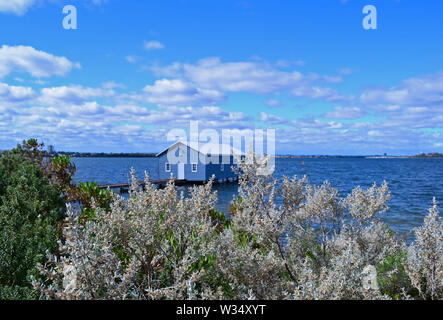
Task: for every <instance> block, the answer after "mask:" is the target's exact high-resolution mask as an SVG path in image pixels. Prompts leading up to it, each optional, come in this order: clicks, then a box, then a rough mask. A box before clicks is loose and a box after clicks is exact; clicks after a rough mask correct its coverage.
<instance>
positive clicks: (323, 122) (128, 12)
mask: <svg viewBox="0 0 443 320" xmlns="http://www.w3.org/2000/svg"><path fill="white" fill-rule="evenodd" d="M368 4H370V5H374V6H375V7H376V8H377V29H376V30H365V29H364V28H363V27H362V20H363V18H364V16H365V15H364V14H363V13H362V9H363V7H364V6H365V5H368ZM65 5H74V6H75V7H76V8H77V18H78V29H77V30H65V29H64V28H63V26H62V20H63V18H64V16H65V15H64V14H63V12H62V9H63V7H64V6H65ZM442 14H443V3H441V2H440V1H426V3H425V4H424V2H423V1H418V0H397V1H395V0H383V1H370V0H364V1H359V0H328V1H326V0H313V1H294V0H287V1H279V0H275V1H258V0H257V1H241V0H237V1H229V0H225V1H220V0H217V1H216V0H182V1H172V0H170V1H168V0H163V1H140V0H126V1H123V0H107V1H106V0H77V1H75V0H70V1H61V0H60V1H58V0H46V1H45V0H40V1H39V0H0V149H7V148H11V147H13V146H15V144H16V143H17V142H20V141H21V140H23V139H26V138H29V137H37V138H39V139H41V140H43V141H45V143H46V144H54V145H55V147H56V149H58V150H70V151H106V152H151V151H158V150H160V149H161V148H163V147H165V146H167V145H169V144H170V142H168V141H166V134H167V132H168V131H169V130H170V129H172V128H187V127H188V126H189V121H190V120H199V121H200V127H201V128H213V129H217V130H222V129H230V130H233V132H240V133H241V132H242V130H248V129H255V128H264V129H266V128H273V129H276V149H277V153H292V154H381V153H385V152H386V153H388V154H415V153H418V152H433V151H436V152H443V128H442V127H443V126H442V123H443V111H442V110H443V109H442V108H443V19H441V15H442ZM244 132H246V131H244Z"/></svg>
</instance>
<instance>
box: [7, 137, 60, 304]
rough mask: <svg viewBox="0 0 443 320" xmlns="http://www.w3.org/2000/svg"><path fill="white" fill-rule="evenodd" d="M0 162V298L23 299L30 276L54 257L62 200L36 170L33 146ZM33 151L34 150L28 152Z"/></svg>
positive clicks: (37, 161)
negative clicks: (50, 254)
mask: <svg viewBox="0 0 443 320" xmlns="http://www.w3.org/2000/svg"><path fill="white" fill-rule="evenodd" d="M30 143H31V144H26V143H25V144H24V146H18V147H17V148H16V149H13V150H11V151H5V152H4V153H2V155H1V156H0V298H2V299H8V298H10V299H28V298H35V297H37V295H36V292H32V290H31V289H32V285H31V283H30V276H31V275H32V274H35V271H36V263H37V262H43V261H45V254H46V251H49V252H51V253H56V250H57V248H58V245H57V240H58V235H59V231H60V230H61V227H62V226H61V224H62V222H63V219H64V215H65V200H64V199H63V197H62V196H61V195H60V192H59V190H58V188H57V187H56V186H53V185H51V184H50V182H49V180H48V179H47V177H46V176H45V174H44V172H43V171H42V170H41V167H40V163H41V162H40V161H41V160H42V157H41V153H39V151H38V148H37V145H36V141H34V140H31V141H30ZM31 145H32V146H34V147H36V148H34V147H31Z"/></svg>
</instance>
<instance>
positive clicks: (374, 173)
mask: <svg viewBox="0 0 443 320" xmlns="http://www.w3.org/2000/svg"><path fill="white" fill-rule="evenodd" d="M72 161H73V162H74V163H75V164H76V166H77V172H76V175H75V176H74V180H75V181H77V182H78V181H82V182H85V181H97V182H98V183H99V184H112V183H125V182H129V181H130V174H129V172H130V170H131V167H133V168H134V169H135V171H136V176H137V177H138V178H139V179H143V177H144V171H148V173H149V175H150V176H151V178H152V179H157V165H156V159H155V158H73V159H72ZM293 175H297V176H299V177H301V176H303V175H307V176H308V179H309V181H310V182H311V183H313V184H317V185H318V184H321V183H322V182H323V181H324V180H328V181H329V182H330V183H331V185H332V186H334V187H335V188H337V189H338V190H339V191H340V193H341V195H342V196H346V194H347V193H349V192H351V190H352V189H353V188H354V187H355V186H358V185H359V186H361V187H362V188H369V187H371V186H372V184H373V183H374V182H376V183H377V184H378V185H380V184H381V183H383V180H386V181H387V182H388V185H389V188H390V191H391V200H390V202H389V207H390V210H389V211H388V212H387V213H385V214H383V215H382V216H381V217H382V219H383V220H384V221H386V222H387V223H388V224H389V225H390V227H391V228H392V229H393V230H395V231H397V232H399V233H401V234H402V235H404V236H406V237H407V238H411V232H412V231H413V228H415V227H418V226H420V225H421V224H422V223H423V218H424V216H425V215H426V214H427V212H428V211H427V210H428V208H429V207H430V206H431V203H432V198H433V197H435V198H436V199H437V201H438V202H439V203H443V159H365V158H330V159H310V158H306V159H276V163H275V172H274V176H275V178H281V177H282V176H288V177H292V176H293ZM179 189H180V190H185V187H180V188H179ZM214 189H215V190H217V192H218V199H219V203H218V204H217V209H218V210H220V211H223V212H228V211H229V203H230V201H231V200H232V197H233V195H234V194H236V191H237V185H236V184H233V183H231V184H224V185H216V186H215V187H214ZM440 211H441V210H440Z"/></svg>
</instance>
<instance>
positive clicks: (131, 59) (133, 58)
mask: <svg viewBox="0 0 443 320" xmlns="http://www.w3.org/2000/svg"><path fill="white" fill-rule="evenodd" d="M125 59H126V61H128V62H129V63H137V62H138V61H140V60H141V58H140V57H139V56H135V55H129V56H126V57H125Z"/></svg>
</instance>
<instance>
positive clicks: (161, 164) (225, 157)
mask: <svg viewBox="0 0 443 320" xmlns="http://www.w3.org/2000/svg"><path fill="white" fill-rule="evenodd" d="M243 154H244V153H242V152H241V151H240V150H238V149H236V148H233V147H231V146H229V145H224V144H211V143H203V144H201V147H200V146H199V147H197V148H195V147H194V146H193V145H192V147H191V145H190V144H189V143H187V142H183V141H177V142H175V143H174V144H172V145H171V146H169V147H168V148H166V149H165V150H163V151H162V152H159V153H158V154H157V155H156V157H157V160H158V161H157V163H158V177H159V179H161V180H162V179H169V178H170V177H171V175H172V176H173V177H174V178H175V179H178V180H186V181H192V182H204V181H208V180H209V179H210V178H211V177H212V176H213V175H214V176H215V180H216V181H218V182H225V181H234V180H237V175H236V174H235V173H234V172H233V171H232V166H236V164H235V163H234V155H235V156H242V155H243Z"/></svg>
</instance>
